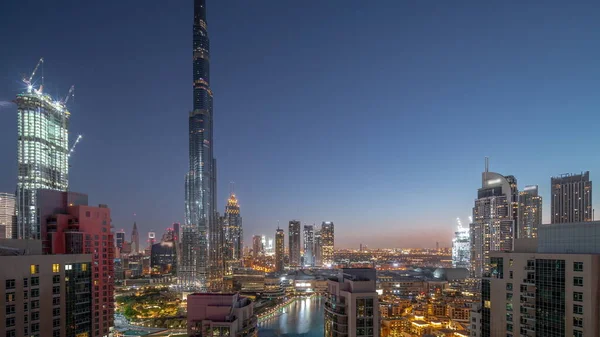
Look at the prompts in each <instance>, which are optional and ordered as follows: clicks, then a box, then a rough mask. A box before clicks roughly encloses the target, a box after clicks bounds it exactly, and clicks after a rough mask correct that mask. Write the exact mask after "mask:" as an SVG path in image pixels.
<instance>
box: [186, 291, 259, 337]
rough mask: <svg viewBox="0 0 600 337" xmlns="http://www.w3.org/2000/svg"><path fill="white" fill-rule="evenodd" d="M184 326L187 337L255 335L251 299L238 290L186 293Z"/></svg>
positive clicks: (256, 330)
mask: <svg viewBox="0 0 600 337" xmlns="http://www.w3.org/2000/svg"><path fill="white" fill-rule="evenodd" d="M187 328H188V335H189V336H190V337H201V336H237V337H246V336H247V337H255V336H257V335H258V329H257V318H256V315H254V308H253V303H252V301H250V299H248V298H246V297H242V296H240V295H239V293H235V294H211V293H196V294H190V295H188V297H187Z"/></svg>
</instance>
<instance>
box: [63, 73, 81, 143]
mask: <svg viewBox="0 0 600 337" xmlns="http://www.w3.org/2000/svg"><path fill="white" fill-rule="evenodd" d="M71 96H73V97H75V86H74V85H72V86H71V88H70V89H69V93H67V96H66V97H65V98H64V99H63V100H62V104H63V105H65V106H66V105H67V102H68V101H69V98H70V97H71ZM80 137H81V136H80Z"/></svg>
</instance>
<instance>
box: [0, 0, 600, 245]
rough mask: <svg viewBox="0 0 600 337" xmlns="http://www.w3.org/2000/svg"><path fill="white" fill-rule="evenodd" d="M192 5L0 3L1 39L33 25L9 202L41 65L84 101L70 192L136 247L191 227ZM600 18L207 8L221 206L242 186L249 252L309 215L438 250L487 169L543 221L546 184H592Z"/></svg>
mask: <svg viewBox="0 0 600 337" xmlns="http://www.w3.org/2000/svg"><path fill="white" fill-rule="evenodd" d="M190 3H191V2H190ZM190 3H186V2H183V3H182V2H162V1H156V0H150V1H145V2H144V4H143V6H141V5H140V3H137V2H121V1H115V0H109V1H104V2H81V3H80V2H76V3H72V2H69V1H66V0H59V1H55V2H34V1H32V0H26V1H20V2H16V1H13V2H10V3H7V4H5V5H4V6H3V11H2V13H0V31H3V32H9V31H13V30H14V28H15V27H22V30H20V31H19V34H13V35H4V36H3V37H4V40H3V46H4V47H5V48H3V53H2V54H1V55H0V144H2V145H3V146H1V147H0V158H4V161H3V163H4V165H2V166H0V191H6V192H12V191H14V190H15V186H16V159H15V158H16V132H17V131H16V118H15V116H16V108H15V106H14V105H11V104H6V102H9V101H11V100H12V99H14V97H15V95H16V93H17V92H19V91H20V90H22V87H21V83H20V78H21V74H22V73H28V72H30V71H31V70H32V69H33V67H34V66H35V63H36V62H37V60H38V59H39V57H42V56H43V57H44V58H45V61H46V62H45V65H44V77H45V87H46V88H48V90H49V92H50V93H51V94H53V95H55V96H57V97H58V96H60V97H62V96H64V95H65V94H66V92H67V90H68V88H69V87H70V86H71V85H72V84H74V85H75V86H76V99H75V101H74V102H72V103H71V104H72V106H71V111H72V118H71V127H70V129H71V140H74V138H75V137H76V135H77V134H80V133H81V134H83V135H84V139H83V140H82V142H81V143H80V144H79V145H78V148H77V150H76V153H75V154H74V155H73V157H72V160H71V164H72V167H71V174H70V182H71V190H73V191H80V192H84V193H87V194H89V196H90V201H91V203H93V204H98V203H105V204H108V205H109V206H110V208H111V210H112V218H113V223H114V226H115V229H117V230H118V229H121V228H124V229H126V232H127V233H128V234H129V233H130V232H131V227H132V224H133V221H134V220H135V221H137V223H138V226H139V229H140V233H142V235H144V234H145V233H147V231H149V230H151V229H153V230H154V231H156V232H157V236H159V237H160V235H162V231H163V230H164V229H165V228H167V227H169V226H170V224H171V223H173V222H182V221H183V211H184V208H183V205H184V203H183V200H184V191H183V187H184V175H185V172H186V170H187V165H188V147H187V144H188V131H187V130H188V129H187V128H188V126H187V122H188V120H187V115H188V111H189V110H190V109H191V105H192V87H191V62H190V53H191V42H190V41H191V32H192V30H191V27H192V12H191V10H190V8H191V6H190ZM599 15H600V3H597V2H584V1H575V2H569V3H565V2H561V1H557V0H550V1H546V2H544V6H539V5H535V4H533V3H523V2H517V1H502V2H500V1H498V2H493V3H490V2H485V3H482V2H478V1H466V0H465V1H459V2H453V3H449V2H407V1H395V0H381V1H378V2H377V3H372V2H364V1H358V0H350V1H341V0H338V1H322V2H291V1H276V0H265V1H260V2H246V1H215V0H208V30H209V33H210V37H211V87H212V89H213V90H214V113H215V140H214V142H215V144H214V146H215V157H216V158H217V163H218V166H217V167H218V173H217V177H218V201H219V206H218V209H219V211H220V212H222V211H223V208H224V204H225V201H226V198H227V195H228V193H229V182H230V181H234V182H235V190H236V194H237V195H238V198H239V200H240V206H241V214H242V217H243V225H244V234H245V238H244V239H245V243H246V244H249V243H250V242H251V237H252V235H254V234H266V235H269V236H273V235H274V232H275V229H276V228H277V223H278V221H279V223H280V226H281V227H282V228H284V229H285V230H286V232H287V223H288V221H289V220H292V219H298V220H301V221H302V222H303V223H308V224H313V223H315V224H317V225H319V224H320V223H321V222H322V221H333V222H334V223H335V226H336V227H335V229H336V245H337V246H339V247H353V248H356V247H358V245H359V244H360V243H363V244H366V245H368V246H369V247H371V248H377V247H434V246H435V243H436V241H438V242H439V243H440V246H441V247H447V246H449V245H450V239H451V236H452V233H453V231H454V229H455V225H456V218H457V217H460V218H461V219H462V220H463V223H466V222H467V217H468V216H469V215H471V208H472V207H473V200H474V198H475V197H476V191H477V188H479V187H480V182H481V172H482V171H483V169H484V157H485V156H489V157H490V161H491V166H490V169H491V171H494V172H498V173H501V174H504V175H514V176H515V177H516V178H517V180H518V185H519V188H520V189H522V188H523V187H524V186H525V185H539V187H540V193H541V195H542V197H543V198H544V210H543V213H544V223H547V222H549V203H548V200H549V197H550V196H549V188H550V177H551V176H556V175H560V174H562V173H579V172H581V171H586V170H589V171H590V172H591V179H592V181H594V180H596V179H595V177H596V176H597V173H598V172H600V159H598V156H595V155H594V151H593V145H595V144H598V142H599V140H600V139H599V136H598V135H597V133H596V132H594V130H593V128H592V127H591V126H593V125H597V124H598V122H600V115H599V114H598V113H597V110H598V109H597V107H598V106H600V97H598V95H597V88H598V87H599V86H600V68H598V67H597V60H598V59H599V58H600V46H598V44H597V43H596V42H597V41H598V40H599V38H600V23H599V22H598V20H597V18H598V17H599ZM107 18H110V19H108V20H107ZM567 135H568V136H567ZM599 177H600V176H599ZM598 200H600V197H599V198H596V201H597V202H598ZM594 207H595V208H597V203H596V204H595V205H594ZM134 213H135V214H137V215H136V216H135V217H134V216H133V214H134ZM286 245H287V240H286Z"/></svg>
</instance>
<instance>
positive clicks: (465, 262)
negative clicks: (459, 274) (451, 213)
mask: <svg viewBox="0 0 600 337" xmlns="http://www.w3.org/2000/svg"><path fill="white" fill-rule="evenodd" d="M456 220H457V222H458V226H457V227H456V232H454V238H453V239H452V267H454V268H466V269H469V268H470V267H471V237H470V235H469V228H466V227H463V226H462V223H461V222H460V219H456Z"/></svg>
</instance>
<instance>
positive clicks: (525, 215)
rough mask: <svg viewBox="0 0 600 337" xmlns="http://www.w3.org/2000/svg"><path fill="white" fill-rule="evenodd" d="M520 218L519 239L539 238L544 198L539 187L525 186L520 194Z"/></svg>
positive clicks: (518, 225) (518, 222) (518, 223)
mask: <svg viewBox="0 0 600 337" xmlns="http://www.w3.org/2000/svg"><path fill="white" fill-rule="evenodd" d="M518 214H519V217H518V220H517V227H518V228H517V233H516V234H517V237H518V238H519V239H526V238H535V237H537V229H538V227H539V226H540V225H541V224H542V197H541V196H540V195H539V194H538V187H537V185H532V186H525V188H524V189H523V191H521V192H519V213H518Z"/></svg>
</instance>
